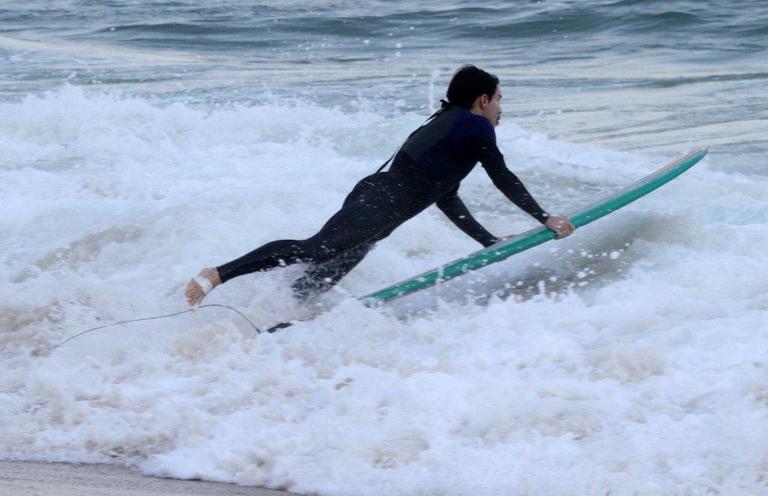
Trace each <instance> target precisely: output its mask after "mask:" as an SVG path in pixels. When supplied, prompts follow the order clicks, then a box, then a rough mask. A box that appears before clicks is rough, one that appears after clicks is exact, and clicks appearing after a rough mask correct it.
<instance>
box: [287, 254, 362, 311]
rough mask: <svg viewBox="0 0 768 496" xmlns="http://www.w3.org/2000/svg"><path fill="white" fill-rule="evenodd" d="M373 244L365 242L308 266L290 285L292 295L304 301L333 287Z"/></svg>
mask: <svg viewBox="0 0 768 496" xmlns="http://www.w3.org/2000/svg"><path fill="white" fill-rule="evenodd" d="M372 247H373V244H366V245H362V246H359V247H357V248H354V249H352V250H349V251H348V252H345V253H343V254H341V255H339V256H338V257H336V258H334V259H333V260H329V261H327V262H325V263H322V264H318V265H313V266H310V267H309V268H308V269H307V270H306V271H305V273H304V275H303V276H302V277H300V278H299V279H297V280H296V281H295V282H294V283H293V284H292V285H291V288H292V289H293V295H294V296H295V297H296V299H297V300H299V301H304V300H306V299H307V298H309V297H310V296H314V295H317V294H320V293H324V292H326V291H328V290H329V289H331V288H332V287H334V286H335V285H336V284H337V283H338V282H339V281H340V280H341V278H342V277H344V276H345V275H347V274H348V273H349V271H350V270H352V269H353V268H355V266H357V264H359V263H360V262H361V261H362V260H363V258H365V256H366V255H367V254H368V252H369V251H370V250H371V248H372Z"/></svg>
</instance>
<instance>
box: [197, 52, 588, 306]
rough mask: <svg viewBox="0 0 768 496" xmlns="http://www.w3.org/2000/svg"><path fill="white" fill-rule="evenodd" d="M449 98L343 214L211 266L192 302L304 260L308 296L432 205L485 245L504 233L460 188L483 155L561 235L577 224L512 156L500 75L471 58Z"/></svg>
mask: <svg viewBox="0 0 768 496" xmlns="http://www.w3.org/2000/svg"><path fill="white" fill-rule="evenodd" d="M446 96H447V101H445V100H442V101H441V102H442V106H441V109H440V110H439V111H437V112H436V113H435V114H433V115H432V116H431V117H430V118H429V120H428V121H427V123H425V124H424V125H423V126H421V127H420V128H418V129H417V130H416V131H414V132H413V133H411V135H410V136H409V137H408V139H407V140H406V142H405V143H404V144H403V145H402V146H401V147H400V149H399V150H398V151H397V152H396V153H395V155H394V156H393V158H392V159H390V160H391V162H392V165H391V166H390V168H389V170H388V171H383V169H384V168H385V167H386V165H387V164H388V163H389V161H387V162H386V163H385V164H384V165H383V166H382V167H381V168H380V169H379V170H378V171H377V172H376V173H374V174H372V175H370V176H368V177H366V178H364V179H362V180H361V181H360V182H359V183H357V185H355V187H354V189H353V190H352V192H351V193H350V194H349V195H348V196H347V198H346V199H345V200H344V204H343V205H342V207H341V210H339V211H338V212H337V213H336V214H334V215H333V216H332V217H331V218H330V220H328V222H326V223H325V225H324V226H323V227H322V228H321V229H320V231H319V232H318V233H317V234H315V235H314V236H312V237H310V238H307V239H303V240H294V239H286V240H279V241H272V242H270V243H267V244H265V245H263V246H261V247H259V248H256V249H255V250H253V251H251V252H249V253H247V254H245V255H243V256H242V257H240V258H238V259H236V260H233V261H231V262H228V263H225V264H224V265H220V266H218V267H207V268H204V269H203V270H201V271H200V273H199V274H198V275H197V276H195V277H194V278H193V279H192V280H190V281H189V283H188V284H187V287H186V290H185V295H186V298H187V302H188V303H189V304H190V305H197V304H199V303H200V302H201V301H202V300H203V298H204V297H205V295H206V294H208V293H209V292H210V291H211V290H212V289H213V288H215V287H216V286H218V285H219V284H222V283H225V282H227V281H228V280H230V279H232V278H234V277H238V276H241V275H244V274H249V273H251V272H257V271H263V270H268V269H272V268H274V267H278V266H285V265H289V264H294V263H299V262H303V263H305V264H306V265H307V267H306V270H305V272H304V275H303V276H302V277H300V278H299V279H298V280H296V281H295V282H294V283H293V285H292V289H293V292H294V295H295V296H296V297H297V298H298V299H300V300H303V299H305V298H307V297H308V296H310V295H313V294H317V293H320V292H323V291H327V290H328V289H330V288H331V287H333V286H334V285H335V284H336V283H337V282H338V281H339V280H340V279H341V278H342V277H344V276H345V275H346V274H347V273H348V272H349V271H350V270H352V269H353V268H354V267H355V266H356V265H357V264H358V263H360V261H361V260H362V259H363V258H364V257H365V255H366V254H367V253H368V252H369V251H370V250H371V248H373V246H374V245H375V243H376V242H377V241H380V240H382V239H384V238H386V237H387V236H389V234H390V233H391V232H392V231H393V230H394V229H395V228H397V227H398V226H400V225H401V224H403V223H404V222H405V221H407V220H408V219H410V218H412V217H414V216H415V215H416V214H418V213H419V212H421V211H422V210H424V209H426V208H427V207H429V206H430V205H432V204H436V205H437V207H438V208H439V209H440V210H441V211H442V212H443V213H444V214H445V215H446V216H447V217H448V218H449V219H450V220H451V221H452V222H453V223H454V224H455V225H456V226H457V227H458V228H459V229H461V230H462V231H463V232H464V233H466V234H467V235H469V236H470V237H472V238H473V239H475V240H476V241H477V242H479V243H480V244H482V245H483V246H486V247H487V246H491V245H493V244H494V243H497V242H498V241H500V240H501V239H503V238H497V237H495V236H494V235H492V234H491V233H490V232H488V231H487V230H486V229H485V228H484V227H483V226H481V225H480V223H479V222H477V220H475V218H474V217H472V215H471V214H470V213H469V210H468V209H467V207H466V206H465V205H464V203H463V202H462V200H461V198H460V197H459V195H458V190H459V184H460V183H461V180H462V179H464V177H466V176H467V174H469V172H470V171H471V170H472V169H473V168H474V166H475V164H477V163H478V162H480V163H481V164H482V166H483V168H485V170H486V172H487V173H488V176H490V178H491V180H492V181H493V184H494V185H495V186H496V187H497V188H498V189H499V190H501V192H502V193H504V195H505V196H506V197H507V198H509V200H511V201H512V202H513V203H514V204H515V205H517V206H518V207H519V208H520V209H522V210H523V211H525V212H526V213H528V214H529V215H531V216H532V217H533V218H535V219H536V220H537V221H539V222H540V223H542V224H544V225H545V226H546V227H547V228H548V229H550V230H552V231H554V232H555V233H556V234H557V238H564V237H566V236H568V235H570V234H571V233H572V232H573V230H574V226H573V224H572V223H571V221H570V219H568V218H567V217H565V216H558V215H549V214H548V213H547V212H545V211H544V209H542V208H541V207H540V206H539V204H538V203H537V202H536V201H535V200H534V199H533V197H532V196H531V194H530V193H529V192H528V190H527V189H526V187H525V186H524V185H523V183H522V182H521V181H520V180H519V179H518V178H517V176H515V174H513V173H512V172H511V171H510V170H509V169H508V168H507V166H506V164H505V163H504V157H503V155H502V154H501V152H500V151H499V149H498V147H497V146H496V133H495V131H494V127H496V126H497V125H498V124H499V120H500V118H501V96H502V95H501V88H500V87H499V79H498V78H497V77H496V76H494V75H492V74H489V73H488V72H485V71H483V70H481V69H479V68H477V67H475V66H472V65H465V66H463V67H461V68H460V69H459V70H458V71H456V73H455V74H454V76H453V78H452V79H451V82H450V84H449V85H448V91H447V95H446Z"/></svg>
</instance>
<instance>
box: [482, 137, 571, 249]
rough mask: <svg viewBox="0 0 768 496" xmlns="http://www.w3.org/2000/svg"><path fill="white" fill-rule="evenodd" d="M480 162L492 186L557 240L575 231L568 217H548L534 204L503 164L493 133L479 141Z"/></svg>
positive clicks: (526, 191) (530, 196)
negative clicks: (550, 231)
mask: <svg viewBox="0 0 768 496" xmlns="http://www.w3.org/2000/svg"><path fill="white" fill-rule="evenodd" d="M480 162H481V163H482V164H483V167H484V168H485V170H486V172H487V173H488V176H490V178H491V181H493V184H494V185H495V186H496V187H497V188H499V189H500V190H501V192H502V193H504V195H505V196H506V197H507V198H509V199H510V200H511V201H512V203H514V204H515V205H517V206H518V207H519V208H520V209H521V210H523V211H525V212H526V213H528V214H529V215H531V216H532V217H533V218H535V219H536V220H538V221H539V222H541V223H542V224H544V225H545V226H547V229H550V230H552V231H554V232H555V233H557V239H561V238H565V237H567V236H570V235H571V234H572V233H573V231H574V229H576V227H575V226H574V225H573V223H572V222H571V220H570V219H569V218H568V217H565V216H560V215H549V214H548V213H547V212H545V211H544V209H543V208H541V207H540V206H539V204H538V203H536V200H534V199H533V196H532V195H531V194H530V193H529V192H528V189H527V188H526V187H525V185H524V184H523V183H522V181H520V179H518V178H517V176H516V175H515V174H514V173H513V172H512V171H510V170H509V169H508V168H507V164H505V163H504V155H502V154H501V152H500V151H499V148H498V147H497V146H496V135H495V133H491V134H490V135H486V136H484V137H482V138H481V139H480Z"/></svg>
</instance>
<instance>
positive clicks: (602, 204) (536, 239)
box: [360, 148, 709, 306]
mask: <svg viewBox="0 0 768 496" xmlns="http://www.w3.org/2000/svg"><path fill="white" fill-rule="evenodd" d="M708 151H709V150H707V149H706V148H702V149H699V150H696V151H694V152H691V153H689V154H688V155H686V156H684V157H682V158H680V159H678V160H675V161H674V162H672V163H670V164H668V165H665V166H664V167H662V168H660V169H658V170H657V171H656V172H653V173H652V174H649V175H648V176H646V177H644V178H642V179H640V180H639V181H637V182H635V183H633V184H631V185H630V186H628V187H626V188H624V189H622V190H621V191H619V192H617V193H615V194H613V195H611V196H609V197H608V198H605V199H603V200H600V201H598V202H597V203H594V204H592V205H590V206H588V207H586V208H583V209H581V210H579V211H577V212H575V213H573V214H571V215H569V216H568V217H570V219H571V222H573V224H574V225H575V226H576V227H577V228H579V227H582V226H585V225H587V224H589V223H591V222H594V221H596V220H597V219H600V218H602V217H605V216H606V215H608V214H610V213H611V212H615V211H616V210H618V209H620V208H622V207H624V206H626V205H628V204H630V203H632V202H633V201H635V200H637V199H639V198H642V197H643V196H645V195H647V194H648V193H650V192H651V191H653V190H655V189H657V188H659V187H661V186H663V185H664V184H666V183H668V182H669V181H671V180H672V179H674V178H676V177H677V176H679V175H680V174H682V173H683V172H685V171H687V170H688V169H690V168H691V167H693V166H694V165H696V163H697V162H699V161H700V160H701V159H702V158H704V156H705V155H706V154H707V152H708ZM552 239H555V233H554V232H552V231H550V230H549V229H547V228H546V227H544V226H539V227H537V228H534V229H531V230H530V231H526V232H524V233H522V234H518V235H517V236H514V237H512V238H510V239H508V240H505V241H503V242H501V243H497V244H495V245H493V246H490V247H488V248H484V249H482V250H479V251H476V252H474V253H472V254H470V255H467V256H466V257H462V258H459V259H456V260H453V261H451V262H448V263H446V264H444V265H441V266H440V267H437V268H434V269H432V270H428V271H426V272H424V273H422V274H419V275H417V276H414V277H411V278H409V279H406V280H404V281H400V282H398V283H397V284H393V285H391V286H388V287H386V288H384V289H381V290H379V291H376V292H374V293H371V294H368V295H366V296H363V297H362V298H360V299H361V300H362V301H363V303H365V304H366V305H367V306H375V305H378V304H381V303H383V302H387V301H391V300H394V299H395V298H400V297H402V296H405V295H408V294H411V293H415V292H416V291H420V290H422V289H426V288H429V287H431V286H434V285H436V284H438V283H440V282H443V281H448V280H450V279H453V278H456V277H459V276H461V275H462V274H466V273H467V272H471V271H474V270H477V269H480V268H482V267H486V266H488V265H490V264H493V263H496V262H500V261H502V260H505V259H507V258H509V257H511V256H512V255H515V254H517V253H520V252H523V251H525V250H529V249H531V248H533V247H535V246H538V245H540V244H542V243H545V242H547V241H550V240H552Z"/></svg>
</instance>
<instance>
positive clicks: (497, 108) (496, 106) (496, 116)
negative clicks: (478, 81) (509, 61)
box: [480, 86, 501, 127]
mask: <svg viewBox="0 0 768 496" xmlns="http://www.w3.org/2000/svg"><path fill="white" fill-rule="evenodd" d="M480 112H481V113H482V114H483V116H484V117H485V118H486V119H488V120H489V121H491V124H493V126H494V127H496V126H498V125H499V121H500V120H501V87H499V86H497V87H496V91H495V92H494V93H493V96H492V97H491V98H490V99H488V96H487V95H483V97H482V99H481V108H480Z"/></svg>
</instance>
